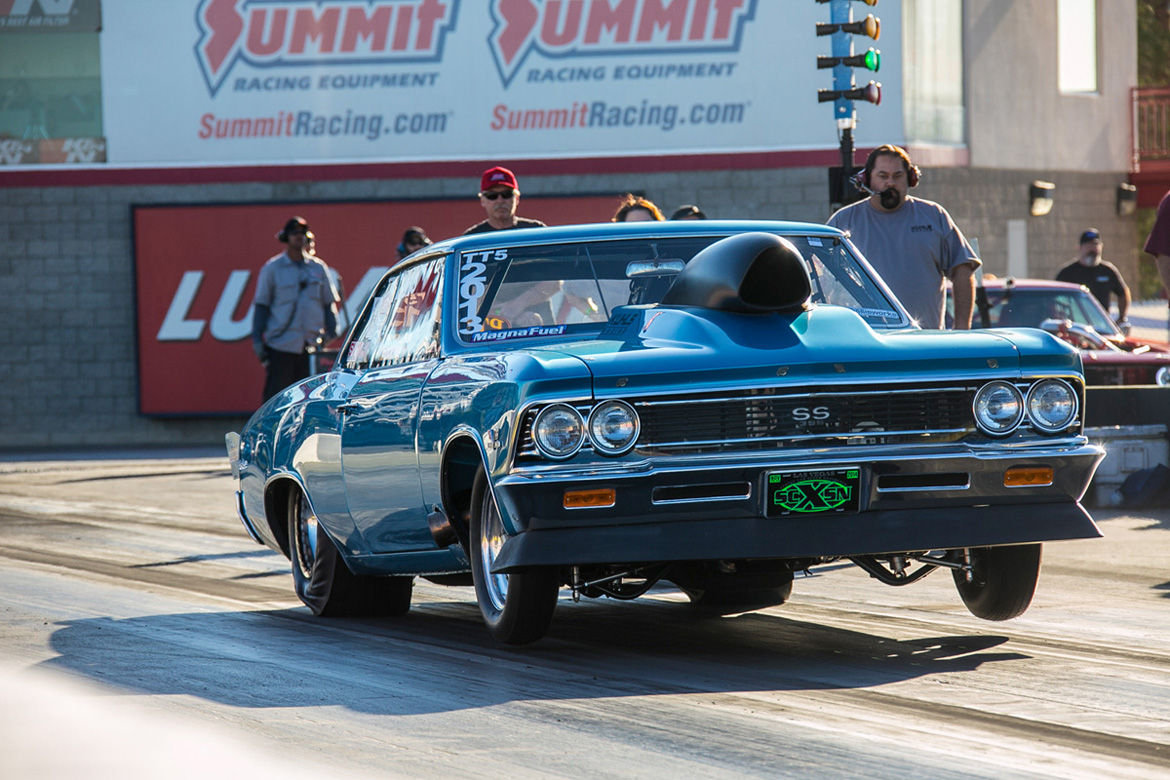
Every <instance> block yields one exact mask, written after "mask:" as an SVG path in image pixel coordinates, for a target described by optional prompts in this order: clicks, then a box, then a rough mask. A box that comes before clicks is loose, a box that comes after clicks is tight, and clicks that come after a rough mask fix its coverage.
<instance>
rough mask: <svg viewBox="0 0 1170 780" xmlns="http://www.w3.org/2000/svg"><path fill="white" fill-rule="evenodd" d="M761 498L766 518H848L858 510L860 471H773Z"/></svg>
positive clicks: (850, 469) (769, 475)
mask: <svg viewBox="0 0 1170 780" xmlns="http://www.w3.org/2000/svg"><path fill="white" fill-rule="evenodd" d="M765 495H766V496H767V498H768V506H767V508H766V510H765V514H767V515H768V516H769V517H775V516H781V515H815V514H851V513H854V512H857V511H859V510H860V508H861V469H860V468H848V469H835V470H832V471H815V470H809V471H774V472H772V473H770V474H768V485H767V491H766V493H765Z"/></svg>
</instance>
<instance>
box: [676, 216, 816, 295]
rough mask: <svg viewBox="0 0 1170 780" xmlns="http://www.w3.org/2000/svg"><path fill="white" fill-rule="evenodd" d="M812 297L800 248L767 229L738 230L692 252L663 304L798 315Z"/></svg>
mask: <svg viewBox="0 0 1170 780" xmlns="http://www.w3.org/2000/svg"><path fill="white" fill-rule="evenodd" d="M811 295H812V283H811V282H810V281H809V277H808V271H807V270H806V266H805V263H804V258H803V257H801V255H800V250H798V249H797V248H796V247H795V246H793V245H792V243H791V242H790V241H787V240H786V239H783V238H781V237H780V236H776V235H773V234H771V233H742V234H740V235H738V236H731V237H730V238H725V239H723V240H721V241H716V242H715V243H714V244H711V245H710V246H709V247H707V248H706V249H704V250H703V251H701V252H699V253H698V254H697V255H695V256H694V257H693V258H692V259H691V261H690V262H689V263H687V266H686V268H684V269H683V270H682V272H680V273H679V275H678V277H677V278H676V279H675V280H674V284H672V285H671V286H670V289H668V290H667V291H666V294H665V295H664V296H663V298H662V303H661V304H660V305H661V306H664V307H676V306H677V307H695V308H700V309H714V310H716V311H727V312H735V313H738V314H772V313H796V312H800V311H803V310H804V308H805V305H806V304H807V302H808V299H809V297H810V296H811Z"/></svg>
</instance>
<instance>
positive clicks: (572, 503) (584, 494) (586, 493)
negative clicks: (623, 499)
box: [564, 488, 617, 509]
mask: <svg viewBox="0 0 1170 780" xmlns="http://www.w3.org/2000/svg"><path fill="white" fill-rule="evenodd" d="M616 501H617V491H615V490H614V489H613V488H599V489H597V490H566V491H565V500H564V506H565V509H589V508H591V507H606V506H613V505H614V503H615V502H616Z"/></svg>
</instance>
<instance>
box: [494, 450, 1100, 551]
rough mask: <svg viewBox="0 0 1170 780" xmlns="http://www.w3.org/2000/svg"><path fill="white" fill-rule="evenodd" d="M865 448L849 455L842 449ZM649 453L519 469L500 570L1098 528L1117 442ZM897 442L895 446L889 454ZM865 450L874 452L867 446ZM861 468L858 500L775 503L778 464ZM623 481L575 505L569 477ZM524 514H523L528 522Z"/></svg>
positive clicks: (916, 544)
mask: <svg viewBox="0 0 1170 780" xmlns="http://www.w3.org/2000/svg"><path fill="white" fill-rule="evenodd" d="M847 454H855V455H856V456H857V457H853V458H848V459H846V458H844V457H841V456H842V455H847ZM876 454H877V453H874V452H873V451H870V452H868V453H863V452H857V453H838V452H834V453H833V456H834V457H833V459H832V460H827V459H825V458H823V457H821V458H816V459H813V458H808V459H801V460H790V461H785V462H780V461H778V460H776V459H771V460H766V461H761V460H759V459H752V460H748V461H744V460H742V459H735V458H732V459H723V460H714V462H713V459H710V458H707V459H704V460H698V459H695V460H693V461H690V462H682V461H679V460H678V459H675V460H673V461H672V463H671V464H670V466H668V467H667V466H661V465H656V464H654V463H651V462H640V463H638V464H633V465H629V466H626V467H621V468H619V467H616V466H614V467H609V468H605V467H596V468H592V469H579V470H572V471H569V470H561V471H543V472H532V473H528V472H525V473H519V472H514V473H512V474H509V475H507V476H505V477H503V478H502V479H500V480H499V481H498V482H497V483H496V485H495V486H494V490H495V495H496V499H497V502H498V503H499V504H500V507H501V509H502V510H503V512H504V514H505V515H506V516H507V517H508V518H510V522H511V523H512V525H513V528H514V530H515V533H514V534H513V535H512V536H510V537H509V538H508V539H507V540H506V541H505V542H504V546H503V549H502V550H501V552H500V555H499V557H498V558H497V561H496V566H495V570H496V571H499V572H507V571H512V570H516V569H520V568H524V567H529V566H565V565H587V564H622V563H648V562H659V561H662V562H665V561H684V560H713V559H777V558H825V557H846V556H855V555H873V554H882V553H896V552H908V551H921V550H939V549H954V548H960V547H987V546H993V545H1005V544H1023V543H1030V542H1041V541H1055V540H1061V539H1083V538H1094V537H1098V536H1100V535H1101V533H1100V531H1099V530H1098V529H1097V527H1096V525H1095V524H1094V523H1093V520H1092V518H1091V517H1089V515H1088V513H1087V512H1086V511H1085V510H1084V509H1083V508H1082V507H1081V506H1080V504H1079V503H1078V501H1079V499H1080V497H1081V496H1082V495H1083V494H1084V491H1085V489H1086V488H1087V487H1088V484H1089V480H1090V479H1091V478H1092V476H1093V472H1094V471H1095V470H1096V467H1097V465H1098V463H1099V462H1100V461H1101V459H1102V458H1103V457H1104V451H1103V450H1102V449H1101V448H1100V447H1097V446H1094V445H1090V444H1087V443H1085V442H1084V440H1080V442H1078V443H1076V444H1074V445H1072V446H1070V445H1068V443H1067V442H1066V443H1064V444H1063V445H1053V446H1051V447H1029V448H1026V449H1023V448H1022V449H1019V450H1005V449H995V450H993V451H988V452H982V451H972V450H965V449H964V450H954V451H950V452H947V453H931V454H930V455H921V454H919V455H915V456H907V457H898V458H890V457H875V455H876ZM889 454H891V453H885V455H889ZM863 456H866V457H863ZM1029 466H1046V467H1051V468H1052V469H1053V480H1052V483H1051V484H1048V485H1041V486H1027V487H1005V485H1004V473H1005V471H1006V470H1007V469H1009V468H1014V467H1029ZM846 468H859V469H860V470H861V472H862V475H863V476H862V479H861V487H860V492H861V499H860V506H859V511H857V512H855V513H852V514H844V513H836V512H832V511H826V512H822V513H817V514H789V515H780V516H767V514H766V512H765V500H764V495H765V484H766V479H767V476H768V475H769V474H772V473H775V472H778V471H787V470H801V469H807V470H835V469H846ZM594 489H613V490H614V496H615V500H614V503H613V505H612V506H609V507H600V508H591V509H565V508H564V506H563V496H564V493H565V492H566V491H571V490H572V491H577V490H594ZM520 519H524V522H521V521H520Z"/></svg>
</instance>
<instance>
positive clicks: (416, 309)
mask: <svg viewBox="0 0 1170 780" xmlns="http://www.w3.org/2000/svg"><path fill="white" fill-rule="evenodd" d="M442 269H443V258H436V259H434V260H431V261H430V262H427V263H421V264H419V265H414V266H411V267H409V268H407V269H406V270H404V271H403V272H402V273H401V274H399V275H398V286H397V289H396V290H395V293H394V300H393V302H392V303H391V304H390V307H389V311H390V315H389V318H388V319H387V322H386V327H385V328H384V329H383V331H382V335H381V338H380V340H379V341H378V343H377V346H376V347H375V348H374V354H373V357H372V359H371V361H370V365H371V366H392V365H398V364H400V363H411V362H414V361H416V360H426V359H428V358H432V357H437V356H438V354H439V311H440V310H441V309H442V306H441V305H440V300H441V295H440V293H441V291H442V280H443V272H442Z"/></svg>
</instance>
